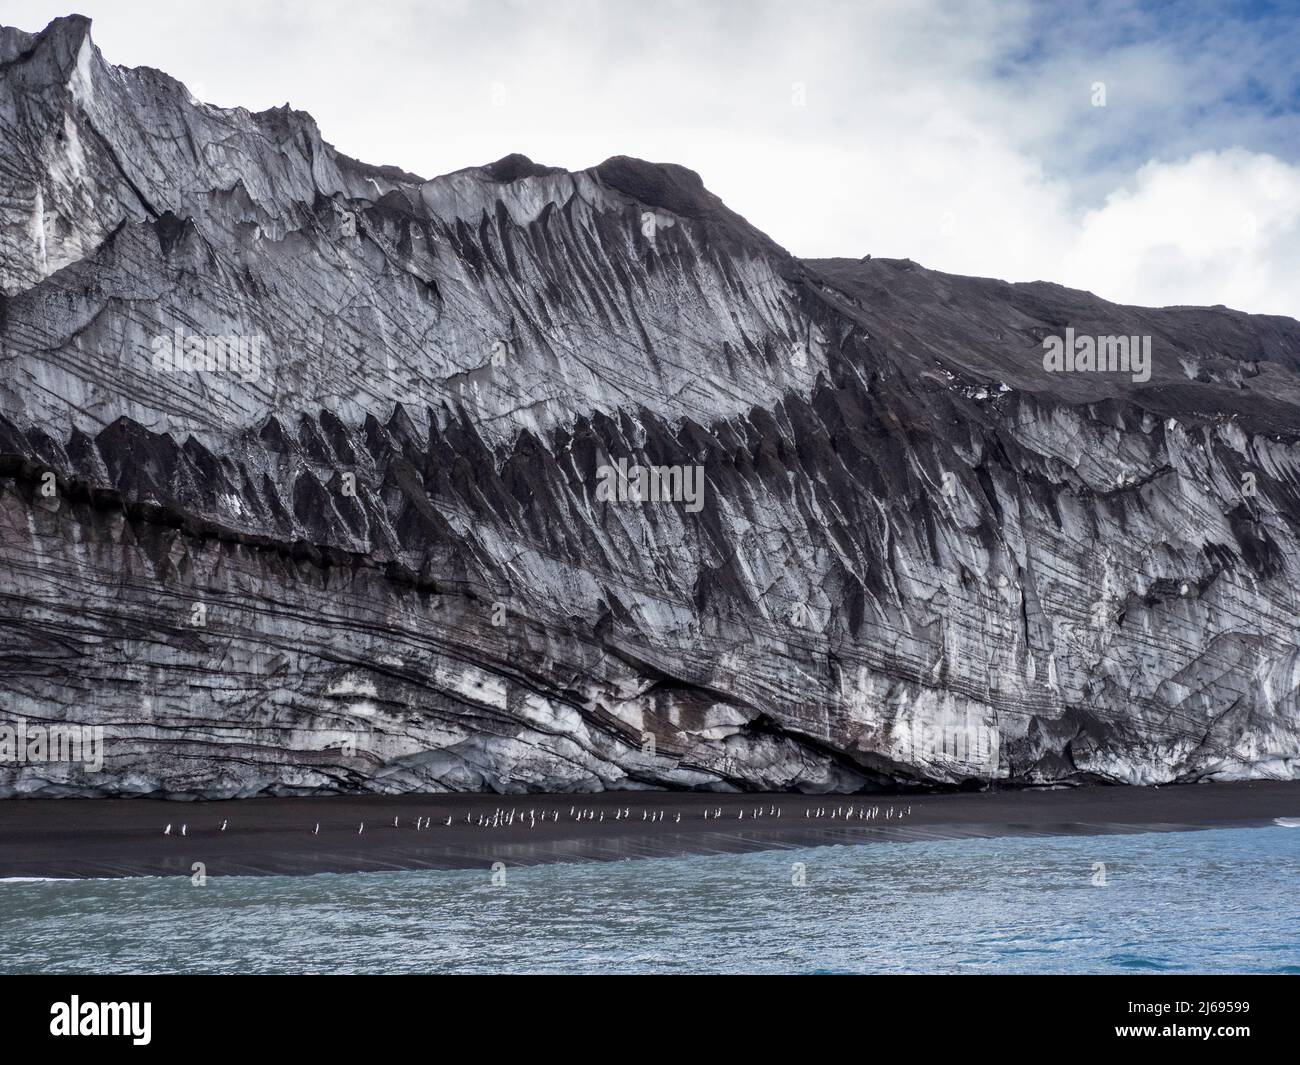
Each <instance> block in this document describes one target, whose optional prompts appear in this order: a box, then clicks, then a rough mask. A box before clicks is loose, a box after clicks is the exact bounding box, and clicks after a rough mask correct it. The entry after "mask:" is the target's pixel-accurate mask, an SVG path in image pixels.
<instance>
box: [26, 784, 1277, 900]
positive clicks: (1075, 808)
mask: <svg viewBox="0 0 1300 1065" xmlns="http://www.w3.org/2000/svg"><path fill="white" fill-rule="evenodd" d="M872 808H878V814H877V815H876V816H874V817H870V819H868V818H867V817H864V816H863V814H864V811H869V810H871V809H872ZM819 809H820V810H821V811H822V815H821V816H820V817H818V816H817V811H818V810H819ZM850 809H851V811H852V813H851V814H850V815H849V816H847V817H846V816H845V815H846V814H849V811H850ZM719 810H721V814H720V816H718V815H717V811H719ZM512 811H513V814H514V817H513V820H511V821H510V823H508V824H507V823H505V822H506V821H507V820H508V819H509V815H510V814H511V812H512ZM570 811H573V813H571V812H570ZM584 811H586V812H588V813H586V815H584V816H581V819H579V815H581V814H582V813H583V812H584ZM760 811H761V814H760ZM809 811H811V816H810V815H809ZM543 812H544V813H545V817H544V818H543ZM706 812H707V814H708V816H707V818H706V816H705V814H706ZM530 814H531V817H530ZM742 814H743V816H742ZM557 816H558V820H555V819H554V818H556V817H557ZM1276 817H1292V818H1297V817H1300V781H1295V782H1277V781H1254V782H1242V783H1229V784H1196V785H1181V786H1170V787H1163V788H1131V787H1091V788H1075V789H1068V790H1067V789H1061V790H1038V791H1035V790H1022V791H999V792H980V793H960V794H929V795H919V796H918V795H904V796H900V795H892V796H891V795H877V796H870V795H852V796H837V795H831V796H805V795H791V794H782V795H757V794H754V795H734V794H731V795H708V794H694V793H691V794H680V793H671V792H611V793H605V794H599V795H506V796H501V795H407V796H393V797H390V796H322V797H315V798H266V799H241V800H230V801H223V802H166V801H160V800H155V799H11V800H7V801H4V802H0V878H10V877H72V878H77V877H119V876H178V875H184V876H189V875H191V871H192V869H193V866H194V863H195V862H201V863H203V866H204V871H205V872H206V874H207V875H208V876H233V875H243V876H250V875H251V876H258V875H286V874H307V873H318V872H355V871H376V870H394V869H420V868H430V869H469V868H485V867H488V866H490V865H492V863H494V862H504V863H506V865H535V864H540V863H545V862H564V861H617V860H625V859H630V858H651V857H665V856H676V855H684V854H726V853H739V852H744V851H753V850H764V849H771V848H781V847H787V848H794V847H807V846H818V845H826V844H846V843H870V842H881V841H893V842H906V841H909V840H925V839H930V840H933V839H945V838H953V839H956V838H970V837H976V838H980V837H993V836H1034V835H1044V836H1045V835H1071V834H1100V833H1115V832H1165V831H1180V830H1181V831H1185V830H1189V829H1198V828H1213V827H1227V826H1250V825H1267V824H1271V823H1272V821H1273V819H1274V818H1276ZM417 818H418V819H419V825H420V827H419V828H417V827H416V825H417ZM448 818H450V819H451V825H450V826H448V825H447V823H446V822H447V819H448ZM480 818H482V819H484V820H485V821H487V822H491V821H492V820H493V819H494V818H495V819H496V827H492V825H491V824H490V823H489V824H484V825H480V824H479V819H480ZM394 820H396V824H394ZM223 822H225V823H226V827H225V829H224V830H222V827H221V826H222V823H223ZM363 824H364V830H363V829H362V828H361V826H362V825H363ZM168 825H170V826H171V832H170V833H169V834H167V833H166V829H167V826H168ZM317 825H319V830H317ZM182 832H183V833H184V834H182Z"/></svg>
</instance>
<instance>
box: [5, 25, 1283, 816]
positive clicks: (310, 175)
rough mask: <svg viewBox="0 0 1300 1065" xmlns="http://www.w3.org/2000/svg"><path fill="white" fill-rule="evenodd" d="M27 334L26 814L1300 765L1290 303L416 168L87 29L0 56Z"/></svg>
mask: <svg viewBox="0 0 1300 1065" xmlns="http://www.w3.org/2000/svg"><path fill="white" fill-rule="evenodd" d="M809 180H810V182H815V180H816V179H815V175H810V177H809ZM815 191H816V190H815V189H805V190H801V191H799V193H798V194H799V195H801V196H807V195H815ZM864 209H865V210H869V209H870V206H869V205H867V206H865V207H864ZM1188 224H1189V225H1194V224H1195V220H1194V219H1189V220H1188ZM846 250H847V251H857V252H859V253H861V252H862V251H866V250H869V249H846ZM0 341H2V343H3V351H2V354H0V370H2V372H0V627H2V631H3V642H0V794H3V795H10V796H12V795H42V796H44V795H50V796H58V795H160V796H169V797H173V798H186V797H233V796H250V795H257V794H269V795H275V794H309V793H316V792H390V793H392V792H408V791H496V792H524V791H551V792H557V791H599V790H605V789H629V788H677V789H711V790H717V791H737V790H738V791H748V790H755V791H760V790H761V791H776V790H798V791H806V792H823V791H824V792H830V791H835V792H839V791H870V790H875V789H881V788H893V789H897V788H900V787H902V788H908V787H912V788H918V789H919V788H924V787H956V786H963V787H983V786H987V785H988V784H989V783H990V782H992V783H998V784H1004V785H1017V784H1020V785H1026V784H1047V783H1087V782H1121V783H1132V784H1162V783H1166V782H1175V781H1197V780H1205V779H1238V778H1263V777H1268V778H1285V779H1290V778H1295V777H1297V776H1298V775H1300V708H1298V705H1297V685H1298V684H1300V648H1298V646H1297V632H1298V631H1300V627H1298V626H1297V602H1296V590H1297V588H1298V587H1300V537H1298V529H1300V450H1297V444H1298V441H1300V418H1298V413H1300V323H1297V322H1296V321H1293V320H1291V319H1288V318H1281V317H1269V316H1260V315H1248V314H1243V313H1239V312H1237V311H1233V310H1229V309H1227V308H1224V307H1213V308H1191V307H1173V308H1163V309H1151V308H1140V307H1125V306H1118V305H1115V304H1112V303H1108V302H1106V301H1104V300H1101V299H1098V298H1096V297H1094V296H1092V295H1089V294H1087V293H1084V292H1077V291H1071V290H1069V289H1065V288H1062V287H1060V286H1057V285H1053V284H1048V283H1042V282H1037V283H1032V284H1008V283H1006V282H1002V281H995V280H987V279H981V278H969V277H956V276H950V275H946V274H941V273H936V272H934V271H930V270H927V269H924V268H922V267H920V266H918V265H916V264H915V263H912V262H910V261H907V260H890V259H872V258H866V259H858V258H850V259H833V260H817V261H809V260H800V259H797V258H795V257H793V256H792V255H790V254H789V253H788V252H786V251H785V250H784V249H783V248H782V247H781V246H780V245H779V244H777V243H776V242H775V241H773V240H772V239H771V238H769V237H768V236H766V235H764V234H763V233H762V232H760V231H759V230H757V229H756V228H754V227H753V226H752V225H750V224H749V223H748V222H747V221H746V220H745V219H743V218H741V217H740V216H738V215H737V214H735V213H734V212H732V211H730V210H729V209H728V208H727V207H726V205H725V204H723V203H722V202H721V201H720V200H719V199H718V198H717V197H716V196H714V195H712V194H711V193H710V192H708V191H707V190H706V189H705V188H704V186H703V184H702V183H701V181H700V178H699V177H698V176H697V175H696V174H694V173H693V172H691V171H690V170H687V169H684V168H682V167H680V166H674V165H660V164H651V163H646V162H642V161H640V160H636V159H630V158H621V157H620V158H613V159H609V160H607V161H606V162H604V163H601V164H600V165H599V166H594V167H592V168H590V169H588V170H582V171H577V172H569V171H566V170H561V169H556V168H553V167H547V166H541V165H538V164H536V163H533V162H531V161H530V160H528V159H526V158H523V157H522V156H509V157H507V158H505V159H502V160H500V161H498V162H496V163H492V164H490V165H486V166H479V167H471V168H469V169H466V170H461V171H458V172H456V173H452V174H448V175H444V176H442V177H437V178H433V179H429V180H426V179H423V178H420V177H417V176H416V175H414V174H410V173H406V172H404V171H402V170H399V169H397V168H394V167H391V166H373V165H369V164H366V163H361V162H358V161H357V160H355V159H351V158H349V157H348V156H346V155H343V154H342V153H340V152H338V151H336V150H335V149H334V148H333V147H332V146H331V145H330V144H329V143H327V142H326V141H325V140H324V139H323V137H322V134H321V131H320V130H319V129H318V128H317V126H316V124H315V122H314V121H313V120H312V118H311V117H310V116H309V115H307V114H304V113H303V112H301V111H295V110H291V109H290V108H289V107H288V106H285V107H283V108H276V109H272V110H268V111H262V112H258V113H251V112H249V111H247V110H244V109H242V108H228V109H227V108H219V107H214V106H211V105H208V104H206V103H203V102H200V101H198V100H196V99H195V98H194V97H193V96H192V95H191V94H190V93H189V92H187V90H186V88H185V86H184V85H182V84H181V83H179V82H178V81H176V80H174V79H173V78H171V77H169V76H167V75H166V74H164V73H161V72H159V71H157V70H153V69H149V68H135V69H127V68H122V67H115V66H113V65H110V64H109V63H108V62H107V61H106V60H105V59H104V58H103V56H102V55H101V54H100V52H99V51H98V49H97V48H96V47H95V45H94V43H93V42H92V40H91V36H90V24H89V22H88V20H86V19H84V18H80V17H76V16H73V17H69V18H66V19H60V20H57V21H56V22H54V23H52V24H51V25H50V26H49V27H48V28H46V29H45V30H44V31H43V32H41V33H39V34H31V33H26V32H22V31H20V30H16V29H2V30H0ZM69 736H72V737H73V738H75V739H78V740H81V739H86V741H87V742H91V741H90V739H88V738H87V737H92V736H93V737H97V738H98V739H97V740H95V742H102V750H100V751H99V752H98V753H99V754H100V755H101V756H102V757H98V758H96V759H91V758H88V757H68V756H67V754H68V749H67V745H66V744H65V743H63V742H62V741H63V740H66V739H67V738H68V737H69ZM20 738H21V739H20ZM37 739H39V740H40V744H39V749H38V748H37V746H35V744H36V740H37ZM74 753H75V752H74ZM60 755H63V756H60Z"/></svg>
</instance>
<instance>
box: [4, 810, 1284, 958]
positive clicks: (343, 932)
mask: <svg viewBox="0 0 1300 1065" xmlns="http://www.w3.org/2000/svg"><path fill="white" fill-rule="evenodd" d="M1103 867H1104V868H1103ZM799 880H802V881H803V883H802V885H800V884H798V883H796V881H799ZM1103 881H1104V886H1103ZM177 971H184V972H202V973H209V972H211V973H279V972H320V973H335V972H342V973H362V972H397V973H405V972H419V973H422V972H440V973H477V972H554V973H575V972H576V973H610V972H626V973H672V972H736V973H748V972H773V973H787V972H793V973H826V972H829V973H839V972H846V973H858V972H875V973H882V972H884V973H936V972H937V973H957V972H967V973H998V972H1005V973H1037V972H1042V973H1122V972H1213V973H1220V972H1260V973H1300V829H1297V828H1282V827H1272V828H1249V829H1215V830H1209V831H1200V832H1168V833H1150V834H1142V835H1104V836H1057V837H1035V838H1007V839H965V840H954V841H931V842H924V843H877V844H867V845H854V846H829V847H816V848H810V849H803V850H785V851H779V852H765V853H757V854H744V855H721V856H717V855H715V856H708V857H690V858H664V859H647V860H641V861H627V862H607V863H586V864H572V865H550V866H532V867H521V868H518V869H513V868H507V869H506V870H505V878H504V883H498V884H494V883H493V882H492V876H491V872H490V870H488V869H484V870H483V871H482V872H431V871H420V872H398V873H358V874H322V875H317V876H307V877H232V878H210V879H209V880H208V881H207V883H206V884H205V885H202V886H196V885H194V884H192V883H191V882H190V880H189V879H188V878H176V879H135V880H97V881H39V882H18V881H6V882H0V972H5V973H23V972H68V973H77V972H106V973H118V972H135V973H168V972H177Z"/></svg>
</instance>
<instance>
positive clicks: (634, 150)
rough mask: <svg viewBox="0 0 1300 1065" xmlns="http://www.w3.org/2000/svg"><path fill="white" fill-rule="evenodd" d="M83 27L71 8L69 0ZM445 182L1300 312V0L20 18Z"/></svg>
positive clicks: (698, 1)
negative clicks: (542, 177)
mask: <svg viewBox="0 0 1300 1065" xmlns="http://www.w3.org/2000/svg"><path fill="white" fill-rule="evenodd" d="M70 5H75V6H70ZM72 11H78V12H80V13H81V14H84V15H88V16H90V17H91V18H92V19H93V20H94V27H93V30H92V34H93V36H94V39H95V42H96V44H97V45H98V46H99V47H100V49H101V51H102V52H103V53H104V55H105V57H106V58H107V59H108V60H109V61H110V62H115V63H118V64H123V65H128V66H139V65H144V66H153V67H157V68H159V69H162V70H165V71H167V72H168V73H169V74H171V75H173V76H175V77H177V78H179V79H180V80H181V81H183V82H185V83H186V85H188V86H189V87H190V89H191V91H192V92H193V93H194V94H195V95H196V96H198V97H199V98H200V99H203V100H205V101H207V102H209V103H213V104H217V105H220V106H225V107H230V106H236V105H239V106H244V107H247V108H249V109H250V110H261V109H263V108H267V107H273V106H279V105H280V104H283V103H286V102H288V103H290V104H291V105H292V106H293V107H295V108H298V109H301V110H304V111H308V112H310V113H311V114H312V115H313V116H314V117H315V119H316V121H317V123H318V124H319V126H320V128H321V131H322V133H323V135H324V137H325V139H326V140H328V141H330V142H331V143H332V144H334V145H335V146H336V147H337V148H338V149H340V150H341V151H343V152H345V153H347V154H348V155H351V156H354V157H356V158H359V159H362V160H365V161H366V162H370V163H377V164H391V165H394V166H399V167H401V168H403V169H405V170H409V171H413V172H414V173H417V174H420V175H423V176H425V177H432V176H435V175H437V174H442V173H447V172H449V171H452V170H457V169H460V168H462V167H466V166H473V165H476V164H480V163H486V162H490V161H492V160H494V159H498V158H500V157H501V156H503V155H507V154H510V153H512V152H522V153H523V154H525V155H527V156H529V157H530V158H532V159H534V160H535V161H537V162H540V163H545V164H548V165H553V166H563V167H566V168H569V169H581V168H584V167H588V166H593V165H595V164H596V163H599V162H600V161H602V160H603V159H606V158H608V157H609V156H612V155H633V156H639V157H641V158H644V159H649V160H653V161H655V162H673V163H679V164H681V165H683V166H687V167H690V168H691V169H692V170H695V171H697V172H699V173H700V175H701V176H702V177H703V179H704V182H705V184H706V185H707V186H708V187H709V188H710V189H711V190H712V191H713V192H715V193H717V194H718V195H719V196H721V197H722V199H723V200H724V201H726V203H727V204H728V206H730V207H731V208H732V209H733V210H736V211H738V212H739V213H740V214H742V215H744V216H745V217H746V218H748V219H749V221H750V222H752V223H753V224H754V225H756V226H758V228H760V229H762V230H763V231H764V232H766V233H768V234H769V235H770V236H771V237H772V238H773V239H775V240H776V241H777V242H778V243H780V244H782V245H783V246H785V247H786V248H788V249H789V250H790V251H791V252H793V253H794V254H796V255H800V256H804V257H820V256H834V255H840V256H848V257H853V258H858V257H861V256H863V255H867V254H870V255H873V256H887V257H895V258H911V259H913V260H915V261H917V262H919V263H921V264H922V265H924V266H928V267H931V268H934V269H938V270H946V271H950V272H954V273H963V274H977V275H980V276H986V277H1001V278H1005V279H1006V280H1010V281H1034V280H1045V281H1056V282H1059V283H1061V284H1065V285H1069V286H1071V287H1075V288H1083V289H1088V290H1090V291H1092V292H1095V293H1097V294H1098V295H1100V296H1103V297H1105V298H1107V299H1111V300H1116V301H1119V302H1123V303H1137V304H1145V305H1153V306H1162V305H1169V304H1226V305H1228V306H1231V307H1236V308H1239V309H1241V310H1246V311H1252V312H1257V313H1271V314H1288V315H1291V316H1293V317H1300V283H1298V282H1300V4H1297V3H1296V2H1295V0H1282V2H1280V3H1262V2H1250V3H1238V2H1233V0H1219V2H1204V3H1202V2H1196V0H1191V2H1187V3H1136V2H1118V0H1096V2H1061V3H1042V2H1029V0H1002V2H991V0H965V2H950V0H857V2H849V0H682V2H678V0H659V2H651V0H639V2H637V3H630V2H625V0H540V2H525V0H424V2H417V0H389V2H385V0H370V2H367V3H356V2H355V0H346V2H345V0H310V2H304V0H277V2H276V3H271V4H268V3H265V2H261V0H259V2H253V0H224V2H220V3H218V2H214V0H201V2H191V0H165V2H156V0H130V2H127V0H104V2H99V0H64V2H63V3H51V2H48V0H0V24H5V25H13V26H18V27H20V28H22V29H25V30H28V31H35V30H39V29H41V28H43V27H44V26H45V25H46V24H47V23H48V22H49V20H50V19H51V18H54V17H56V16H58V15H64V14H69V13H71V12H72Z"/></svg>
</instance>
